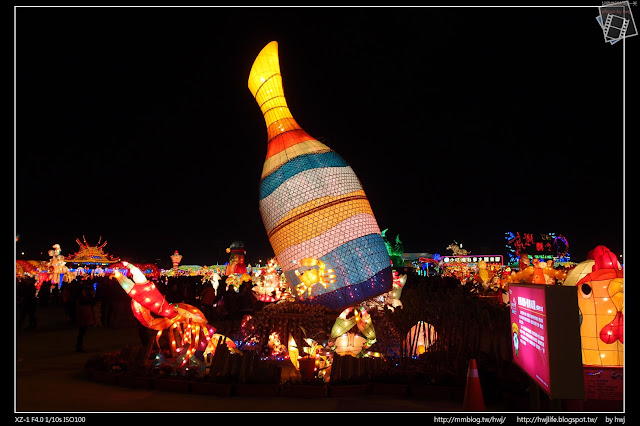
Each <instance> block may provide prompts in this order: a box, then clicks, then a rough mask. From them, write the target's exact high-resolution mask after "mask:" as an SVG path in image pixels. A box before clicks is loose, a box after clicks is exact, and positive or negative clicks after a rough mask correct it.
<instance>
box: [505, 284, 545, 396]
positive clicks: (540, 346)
mask: <svg viewBox="0 0 640 426" xmlns="http://www.w3.org/2000/svg"><path fill="white" fill-rule="evenodd" d="M510 293H511V295H510V296H511V297H510V306H511V348H512V350H513V360H514V362H515V363H516V364H517V365H519V366H520V368H522V369H523V370H524V371H525V372H526V373H527V374H529V376H531V378H532V379H534V380H535V381H536V383H537V384H538V385H539V386H540V387H541V388H542V389H543V390H545V391H546V392H547V393H549V392H550V385H551V384H550V376H549V352H548V348H547V342H548V339H547V314H546V308H545V305H546V304H545V292H544V288H542V287H526V288H525V287H517V286H512V288H511V289H510Z"/></svg>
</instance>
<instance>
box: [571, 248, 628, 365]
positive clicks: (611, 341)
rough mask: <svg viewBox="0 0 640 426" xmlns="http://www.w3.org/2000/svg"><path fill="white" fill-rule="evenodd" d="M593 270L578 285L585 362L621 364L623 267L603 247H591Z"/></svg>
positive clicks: (622, 350) (622, 360)
mask: <svg viewBox="0 0 640 426" xmlns="http://www.w3.org/2000/svg"><path fill="white" fill-rule="evenodd" d="M593 256H594V261H595V262H594V264H593V269H592V272H590V273H588V274H587V275H585V276H584V277H583V278H581V279H580V280H579V281H578V283H577V284H576V287H577V289H578V307H579V308H580V336H581V339H582V362H583V364H584V365H597V366H623V365H624V358H623V354H624V324H623V322H624V278H623V271H622V267H621V266H620V264H619V262H617V259H616V257H615V255H614V254H613V253H612V252H611V251H610V250H609V249H608V248H606V247H604V246H598V247H596V249H594V252H593Z"/></svg>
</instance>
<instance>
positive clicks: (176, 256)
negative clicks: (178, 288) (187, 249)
mask: <svg viewBox="0 0 640 426" xmlns="http://www.w3.org/2000/svg"><path fill="white" fill-rule="evenodd" d="M181 260H182V255H181V254H180V253H178V250H176V251H175V252H174V253H173V254H172V255H171V263H172V264H173V274H174V275H178V265H180V261H181Z"/></svg>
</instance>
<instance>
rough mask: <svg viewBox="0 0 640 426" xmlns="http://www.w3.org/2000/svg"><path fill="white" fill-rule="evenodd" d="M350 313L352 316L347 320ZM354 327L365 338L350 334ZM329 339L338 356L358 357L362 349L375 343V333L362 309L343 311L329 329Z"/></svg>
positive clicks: (350, 308)
mask: <svg viewBox="0 0 640 426" xmlns="http://www.w3.org/2000/svg"><path fill="white" fill-rule="evenodd" d="M350 312H353V314H354V315H353V316H352V317H349V318H347V316H348V315H349V313H350ZM354 326H356V327H357V328H358V330H359V331H360V332H361V333H362V334H363V335H364V336H365V337H366V338H365V337H362V336H360V335H358V334H356V333H353V332H351V329H352V328H353V327H354ZM331 338H332V339H334V343H335V352H336V353H337V354H338V355H351V356H354V357H355V356H358V354H359V353H360V352H362V350H363V349H367V348H368V347H370V346H371V345H372V344H374V343H375V342H376V333H375V330H374V328H373V324H372V322H371V316H370V315H369V313H368V312H367V311H366V309H364V308H362V307H360V308H353V307H349V308H347V309H345V310H344V311H342V313H341V314H340V316H338V318H337V319H336V321H335V323H334V324H333V327H332V328H331Z"/></svg>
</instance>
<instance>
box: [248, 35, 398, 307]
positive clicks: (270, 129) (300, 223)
mask: <svg viewBox="0 0 640 426" xmlns="http://www.w3.org/2000/svg"><path fill="white" fill-rule="evenodd" d="M248 85H249V90H250V91H251V93H252V94H253V96H254V97H255V99H256V101H257V102H258V105H259V106H260V109H261V110H262V114H263V115H264V119H265V122H266V126H267V137H268V145H267V155H266V160H265V162H264V166H263V169H262V176H261V181H260V213H261V215H262V221H263V223H264V226H265V228H266V231H267V235H268V237H269V241H270V243H271V246H272V248H273V251H274V253H275V256H276V257H277V259H278V262H279V263H280V265H281V267H282V271H283V273H284V275H285V276H286V278H287V282H288V283H289V286H290V287H291V289H292V292H293V293H294V294H295V293H296V288H297V287H298V285H299V284H300V283H301V281H300V278H299V277H300V276H303V273H304V272H303V271H301V270H300V268H299V266H300V265H299V263H294V262H296V261H299V260H300V259H307V258H311V259H316V260H317V261H318V263H317V265H321V263H319V262H322V264H325V265H331V268H332V269H333V270H334V271H335V274H336V277H335V281H334V282H331V283H323V285H315V286H313V287H312V288H311V292H310V293H309V292H304V293H302V294H301V295H300V296H299V297H300V299H301V300H303V301H305V302H306V303H313V304H323V305H325V306H327V307H329V308H333V309H340V308H344V307H346V306H349V305H353V304H355V303H357V302H360V301H363V300H366V299H369V298H371V297H374V296H377V295H379V294H382V293H385V292H387V291H389V290H391V286H392V279H391V262H390V260H389V255H388V253H387V248H386V246H385V244H384V241H383V239H382V236H381V233H380V228H379V226H378V223H377V221H376V219H375V217H374V215H373V212H372V210H371V206H370V205H369V200H368V199H367V196H366V195H365V193H364V190H363V189H362V185H361V183H360V181H359V179H358V177H357V176H356V175H355V173H354V171H353V170H352V169H351V167H350V166H349V165H348V164H347V162H346V161H345V160H344V159H343V158H342V157H340V155H338V154H337V153H336V152H335V151H333V150H331V149H330V148H329V147H328V146H326V145H324V144H323V143H321V142H319V141H318V140H316V139H314V138H313V137H311V136H309V134H307V133H306V132H305V131H304V130H303V129H302V128H301V127H300V126H299V125H298V123H297V122H296V121H295V120H294V118H293V116H292V115H291V113H290V111H289V108H288V106H287V102H286V100H285V97H284V91H283V86H282V76H281V74H280V64H279V59H278V43H277V42H275V41H272V42H271V43H269V44H267V45H266V46H265V47H264V48H263V49H262V51H261V52H260V54H259V55H258V57H257V58H256V60H255V62H254V63H253V66H252V68H251V71H250V73H249V83H248ZM313 267H314V266H311V268H313ZM296 270H298V274H299V275H297V274H296V272H295V271H296ZM324 284H327V285H326V286H325V285H324ZM298 288H299V287H298Z"/></svg>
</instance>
